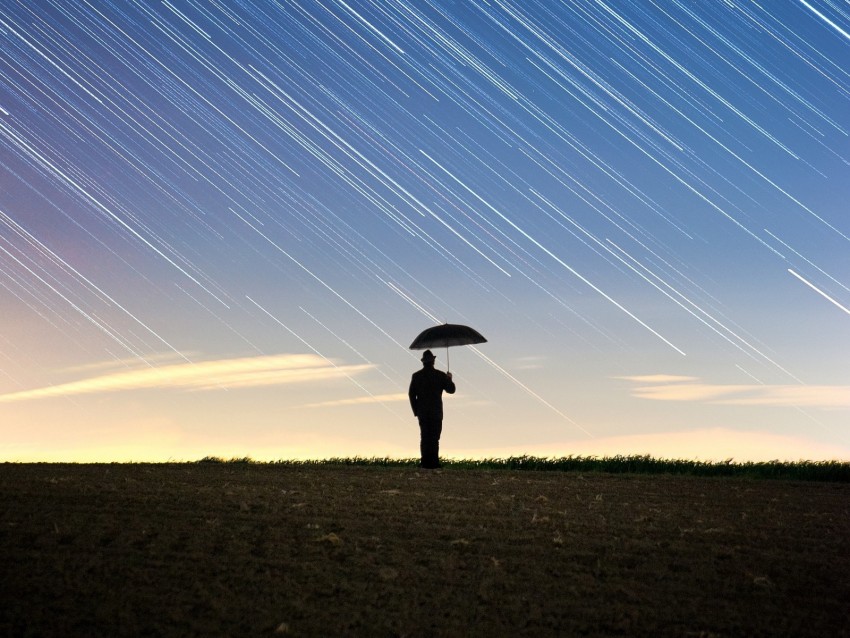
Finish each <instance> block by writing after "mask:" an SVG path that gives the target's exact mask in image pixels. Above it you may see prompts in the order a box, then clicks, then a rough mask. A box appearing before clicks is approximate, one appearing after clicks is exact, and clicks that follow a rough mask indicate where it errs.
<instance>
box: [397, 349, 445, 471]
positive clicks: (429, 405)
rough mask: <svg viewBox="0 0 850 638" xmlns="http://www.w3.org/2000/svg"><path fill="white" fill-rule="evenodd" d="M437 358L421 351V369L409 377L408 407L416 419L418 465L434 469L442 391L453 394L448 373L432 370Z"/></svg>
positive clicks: (428, 352) (438, 462) (436, 461)
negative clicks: (417, 428) (417, 420)
mask: <svg viewBox="0 0 850 638" xmlns="http://www.w3.org/2000/svg"><path fill="white" fill-rule="evenodd" d="M436 359H437V357H435V356H434V355H433V354H432V352H431V351H430V350H426V351H425V352H424V353H423V354H422V369H421V370H418V371H417V372H414V373H413V377H412V378H411V379H410V389H409V390H408V392H407V394H408V396H409V397H410V407H411V408H413V416H415V417H417V418H418V419H419V433H420V441H419V451H420V452H421V455H422V462H421V464H420V467H423V468H425V469H428V470H435V469H437V468H438V467H440V434H441V433H442V431H443V397H442V394H443V390H445V391H446V392H448V393H449V394H454V393H455V384H454V382H453V381H452V373H451V372H443V371H442V370H435V369H434V361H435V360H436Z"/></svg>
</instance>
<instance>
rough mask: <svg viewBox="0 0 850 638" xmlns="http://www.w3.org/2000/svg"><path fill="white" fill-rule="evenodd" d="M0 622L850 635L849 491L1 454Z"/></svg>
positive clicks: (343, 632) (168, 629)
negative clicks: (45, 459)
mask: <svg viewBox="0 0 850 638" xmlns="http://www.w3.org/2000/svg"><path fill="white" fill-rule="evenodd" d="M0 550H2V562H1V563H0V565H2V566H0V582H2V589H3V590H4V593H3V595H2V604H0V635H4V636H5V635H8V636H27V635H31V636H72V635H77V636H131V635H132V636H140V635H169V636H191V635H205V636H255V635H275V634H276V633H277V634H278V635H279V634H288V635H293V636H319V635H321V636H349V635H350V636H431V635H436V636H488V637H490V636H515V635H526V636H547V635H563V636H569V635H591V636H593V635H599V636H601V635H644V636H649V635H653V636H655V635H670V636H756V635H771V636H776V635H780V636H781V635H786V636H840V635H845V636H847V635H850V604H849V603H848V601H850V485H848V484H834V483H803V482H791V481H768V480H745V479H732V478H721V479H708V478H693V477H681V476H677V477H673V476H662V475H659V476H634V475H604V474H585V475H580V474H576V473H554V472H552V473H550V472H511V471H485V470H458V469H455V470H451V469H449V470H443V471H442V472H440V473H428V472H426V471H422V470H416V469H399V468H394V469H390V468H379V467H349V468H346V467H312V468H286V467H280V466H269V465H252V464H187V465H178V464H175V465H10V464H6V465H0Z"/></svg>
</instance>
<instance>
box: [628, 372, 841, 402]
mask: <svg viewBox="0 0 850 638" xmlns="http://www.w3.org/2000/svg"><path fill="white" fill-rule="evenodd" d="M616 378H618V379H625V380H627V381H632V382H634V383H636V384H637V386H636V387H635V388H633V389H632V396H634V397H637V398H639V399H650V400H653V401H693V402H702V403H714V404H719V405H751V406H775V407H807V408H821V409H850V386H842V385H752V384H741V385H729V384H715V383H703V382H701V380H700V379H698V378H696V377H677V376H671V375H647V376H636V377H616Z"/></svg>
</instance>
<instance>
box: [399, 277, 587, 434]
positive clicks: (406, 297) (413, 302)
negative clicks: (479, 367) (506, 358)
mask: <svg viewBox="0 0 850 638" xmlns="http://www.w3.org/2000/svg"><path fill="white" fill-rule="evenodd" d="M387 285H388V286H389V287H390V289H392V290H393V291H394V292H395V293H396V294H398V295H399V296H400V297H401V298H402V299H404V300H405V301H407V302H408V303H409V304H410V305H411V306H413V307H414V308H416V309H417V310H419V312H421V313H422V314H423V315H425V316H426V317H428V319H430V320H431V321H433V322H434V323H435V324H438V323H440V320H439V319H438V318H437V317H436V315H434V314H433V313H431V312H429V311H428V310H426V309H425V308H424V307H423V306H422V305H421V304H420V303H418V302H417V301H416V300H415V299H413V298H412V297H410V295H407V294H406V293H404V291H402V290H400V289H399V288H398V286H395V285H394V284H392V283H390V282H387ZM469 348H470V350H472V351H473V352H474V353H475V354H476V355H478V357H479V358H480V359H481V360H482V361H484V362H485V363H487V364H488V365H489V366H490V367H491V368H493V369H494V370H496V371H497V372H499V373H500V374H501V375H503V376H504V377H506V378H507V379H509V380H510V381H511V382H512V383H514V384H516V385H517V386H519V387H520V388H521V389H522V390H523V391H525V392H526V393H527V394H529V395H530V396H532V397H533V398H534V399H536V400H537V401H539V402H540V403H542V404H543V405H544V406H546V407H547V408H549V409H550V410H552V411H553V412H554V413H555V414H557V415H558V416H560V417H561V418H562V419H564V420H566V421H568V422H569V423H571V424H572V425H574V426H575V427H576V428H578V429H579V430H581V431H582V432H584V433H585V434H586V435H587V436H589V437H593V435H592V434H591V433H590V432H588V431H587V429H585V428H584V427H583V426H582V425H580V424H579V423H578V422H576V421H575V420H573V419H571V418H570V417H568V416H567V415H566V414H564V413H563V412H562V411H561V410H559V409H558V408H556V407H555V406H554V405H552V404H551V403H549V401H547V400H546V399H544V398H543V397H541V396H540V395H539V394H537V393H536V392H535V391H534V390H532V389H531V388H529V387H528V386H527V385H526V384H524V383H523V382H522V381H520V380H519V379H517V378H516V377H515V376H514V375H512V374H511V373H510V372H508V371H507V370H505V369H504V368H503V367H502V366H500V365H499V364H498V363H496V362H495V361H493V360H492V359H491V358H490V357H488V356H487V355H485V354H484V353H483V352H481V350H479V349H478V348H476V347H475V346H469Z"/></svg>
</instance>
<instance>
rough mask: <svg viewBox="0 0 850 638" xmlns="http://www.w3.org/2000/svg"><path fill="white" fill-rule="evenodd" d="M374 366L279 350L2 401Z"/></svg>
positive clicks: (310, 375) (285, 379) (349, 372)
mask: <svg viewBox="0 0 850 638" xmlns="http://www.w3.org/2000/svg"><path fill="white" fill-rule="evenodd" d="M373 367H374V366H373V365H371V364H364V365H335V364H334V363H332V362H330V361H328V360H327V359H324V358H322V357H319V356H317V355H313V354H279V355H269V356H259V357H244V358H237V359H219V360H216V361H198V362H193V363H188V362H181V363H174V364H169V365H162V366H157V367H145V368H137V369H135V370H122V371H119V372H111V373H105V374H101V375H98V376H93V377H89V378H86V379H80V380H78V381H70V382H68V383H62V384H59V385H53V386H47V387H43V388H35V389H32V390H24V391H21V392H12V393H8V394H3V395H0V403H11V402H15V401H30V400H34V399H43V398H47V397H57V396H72V395H79V394H92V393H104V392H119V391H128V390H142V389H151V388H158V389H169V390H182V391H203V390H216V389H235V388H256V387H263V386H271V385H283V384H291V383H305V382H319V381H328V380H333V379H340V378H347V377H351V376H354V375H357V374H360V373H362V372H365V371H366V370H369V369H372V368H373Z"/></svg>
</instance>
